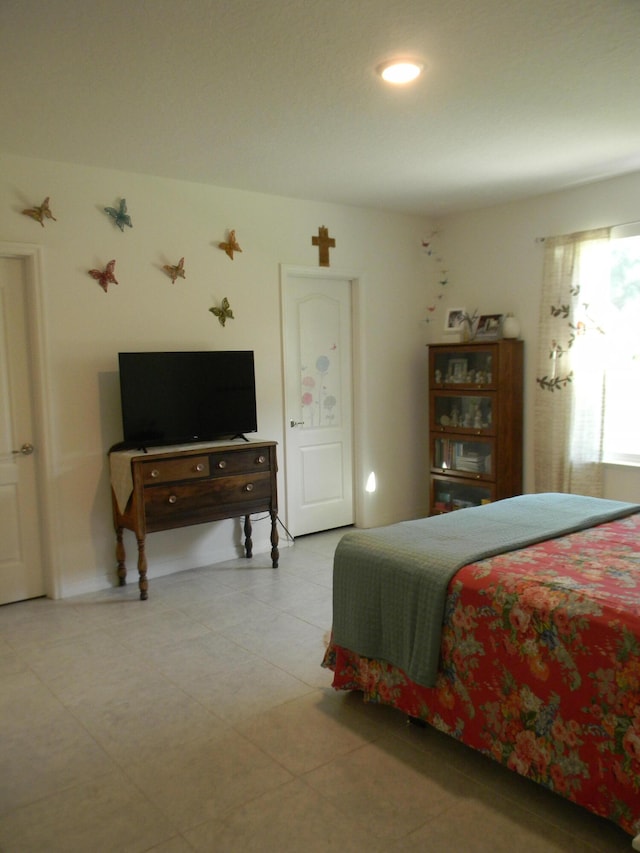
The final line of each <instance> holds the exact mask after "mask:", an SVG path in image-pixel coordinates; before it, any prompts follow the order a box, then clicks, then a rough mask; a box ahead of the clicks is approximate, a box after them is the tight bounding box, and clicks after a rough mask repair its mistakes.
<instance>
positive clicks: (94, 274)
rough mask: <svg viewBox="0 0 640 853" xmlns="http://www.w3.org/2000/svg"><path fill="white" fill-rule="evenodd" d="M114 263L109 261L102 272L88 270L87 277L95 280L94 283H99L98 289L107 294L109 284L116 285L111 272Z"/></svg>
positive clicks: (116, 281)
mask: <svg viewBox="0 0 640 853" xmlns="http://www.w3.org/2000/svg"><path fill="white" fill-rule="evenodd" d="M115 265H116V262H115V260H114V261H109V263H108V264H107V266H106V267H105V268H104V270H89V275H90V276H91V278H95V280H96V281H98V282H100V287H101V288H102V289H103V290H104V292H105V293H106V292H107V289H108V287H109V285H110V284H117V283H118V280H117V279H116V277H115V275H114V274H113V270H114V268H115Z"/></svg>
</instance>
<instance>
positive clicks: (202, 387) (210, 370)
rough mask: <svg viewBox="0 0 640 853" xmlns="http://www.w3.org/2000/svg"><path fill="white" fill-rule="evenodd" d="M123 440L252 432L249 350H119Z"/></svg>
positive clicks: (139, 442) (178, 440)
mask: <svg viewBox="0 0 640 853" xmlns="http://www.w3.org/2000/svg"><path fill="white" fill-rule="evenodd" d="M118 361H119V367H120V398H121V402H122V425H123V432H124V442H123V444H124V445H126V446H130V447H132V448H138V447H140V448H143V447H147V446H151V445H159V444H184V443H187V442H195V441H215V440H216V439H220V438H230V437H234V436H236V435H244V434H245V433H248V432H255V431H256V430H257V428H258V423H257V415H256V390H255V373H254V363H253V352H251V351H217V352H121V353H119V354H118Z"/></svg>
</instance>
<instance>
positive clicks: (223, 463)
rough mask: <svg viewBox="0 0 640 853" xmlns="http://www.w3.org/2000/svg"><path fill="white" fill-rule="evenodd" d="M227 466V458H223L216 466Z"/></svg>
mask: <svg viewBox="0 0 640 853" xmlns="http://www.w3.org/2000/svg"><path fill="white" fill-rule="evenodd" d="M226 467H227V462H226V460H225V459H221V460H220V461H219V462H218V463H217V464H216V468H226Z"/></svg>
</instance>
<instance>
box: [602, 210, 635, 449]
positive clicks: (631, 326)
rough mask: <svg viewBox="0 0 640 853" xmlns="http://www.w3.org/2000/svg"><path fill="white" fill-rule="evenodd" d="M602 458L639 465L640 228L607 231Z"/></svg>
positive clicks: (625, 227) (627, 227) (623, 227)
mask: <svg viewBox="0 0 640 853" xmlns="http://www.w3.org/2000/svg"><path fill="white" fill-rule="evenodd" d="M610 248H611V275H610V277H609V299H608V303H609V305H608V311H607V318H606V325H605V332H606V380H605V406H604V411H605V415H604V461H605V462H617V463H622V464H632V465H640V226H638V225H635V226H632V227H630V226H621V227H619V228H614V229H613V230H612V234H611V243H610Z"/></svg>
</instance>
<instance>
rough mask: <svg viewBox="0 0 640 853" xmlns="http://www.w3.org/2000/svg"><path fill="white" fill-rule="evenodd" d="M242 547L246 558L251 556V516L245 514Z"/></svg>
mask: <svg viewBox="0 0 640 853" xmlns="http://www.w3.org/2000/svg"><path fill="white" fill-rule="evenodd" d="M244 549H245V553H246V555H247V558H251V557H252V556H253V540H252V538H251V516H250V515H245V517H244Z"/></svg>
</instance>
